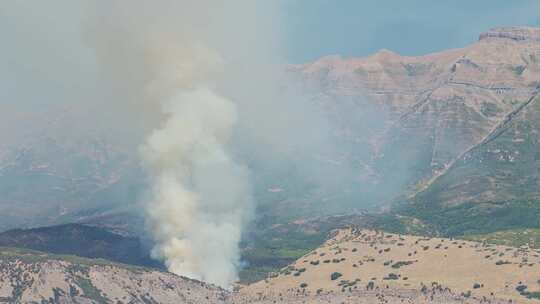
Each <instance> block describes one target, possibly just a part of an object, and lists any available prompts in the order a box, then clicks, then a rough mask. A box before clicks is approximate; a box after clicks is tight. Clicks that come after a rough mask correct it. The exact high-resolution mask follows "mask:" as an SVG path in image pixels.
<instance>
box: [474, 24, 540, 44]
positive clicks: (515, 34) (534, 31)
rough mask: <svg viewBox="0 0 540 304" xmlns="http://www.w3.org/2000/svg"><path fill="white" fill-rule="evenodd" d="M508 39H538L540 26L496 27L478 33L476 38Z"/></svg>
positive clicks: (539, 38)
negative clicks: (478, 35)
mask: <svg viewBox="0 0 540 304" xmlns="http://www.w3.org/2000/svg"><path fill="white" fill-rule="evenodd" d="M486 39H510V40H514V41H540V27H521V26H512V27H497V28H493V29H490V30H489V31H487V32H484V33H482V34H480V37H479V39H478V40H486Z"/></svg>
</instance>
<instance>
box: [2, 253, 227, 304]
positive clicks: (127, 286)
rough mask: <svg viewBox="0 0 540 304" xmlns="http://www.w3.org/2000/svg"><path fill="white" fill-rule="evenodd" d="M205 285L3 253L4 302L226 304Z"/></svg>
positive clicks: (106, 265) (68, 259) (73, 260)
mask: <svg viewBox="0 0 540 304" xmlns="http://www.w3.org/2000/svg"><path fill="white" fill-rule="evenodd" d="M227 296H228V293H227V292H226V291H224V290H222V289H219V288H217V287H214V286H210V285H207V284H205V283H202V282H198V281H194V280H190V279H187V278H183V277H179V276H176V275H173V274H170V273H163V272H159V271H156V270H151V269H146V268H139V267H127V266H125V265H119V264H114V263H111V262H108V261H105V260H88V259H83V258H77V257H72V256H54V255H48V254H45V253H41V252H34V251H25V250H19V249H9V248H0V303H42V304H46V303H49V304H53V303H64V304H72V303H73V304H75V303H80V304H82V303H87V304H90V303H96V304H104V303H113V304H120V303H125V304H127V303H170V304H178V303H192V304H196V303H197V304H198V303H201V304H203V303H208V304H218V303H225V299H226V297H227Z"/></svg>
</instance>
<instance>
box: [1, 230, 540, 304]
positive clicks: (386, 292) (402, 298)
mask: <svg viewBox="0 0 540 304" xmlns="http://www.w3.org/2000/svg"><path fill="white" fill-rule="evenodd" d="M432 245H433V246H434V247H433V248H427V247H429V246H432ZM443 245H444V246H445V247H442V246H443ZM413 250H414V251H413ZM439 251H440V252H439ZM406 252H408V254H406ZM430 252H431V253H430ZM443 252H444V255H445V257H444V258H443V257H442V253H443ZM501 253H504V255H503V256H501ZM488 255H490V256H492V257H490V256H488ZM388 259H390V260H388ZM327 260H328V262H327ZM481 260H485V261H484V262H482V261H481ZM501 261H502V262H501ZM539 262H540V259H539V258H538V254H537V253H536V252H534V251H531V250H530V249H527V248H512V247H504V246H487V245H485V244H482V243H476V242H465V241H453V240H449V239H425V238H419V237H411V236H404V235H392V234H385V233H380V232H375V231H368V230H355V229H352V230H342V231H339V232H337V233H336V234H335V235H334V237H333V238H332V239H330V240H328V242H327V243H325V244H324V245H323V246H322V247H320V248H318V249H317V250H316V251H313V252H312V253H310V254H308V255H306V256H305V257H303V258H301V259H300V260H298V261H297V262H295V263H293V264H292V265H291V266H289V267H287V268H284V269H283V270H282V271H281V272H280V273H275V274H271V275H270V277H269V278H268V279H267V280H264V281H261V282H258V283H255V284H251V285H247V286H237V287H236V288H235V291H234V292H231V291H226V290H223V289H220V288H217V287H215V286H211V285H208V284H205V283H202V282H198V281H195V280H190V279H187V278H183V277H179V276H176V275H173V274H170V273H165V272H160V271H158V270H155V269H151V268H142V267H134V266H127V265H124V264H116V263H113V262H109V261H106V260H101V259H96V260H90V259H85V258H79V257H75V256H59V255H51V254H47V253H43V252H38V251H29V250H21V249H13V248H7V247H0V303H51V304H52V303H66V304H68V303H100V304H101V303H114V304H119V303H175V304H176V303H193V304H195V303H197V304H198V303H216V304H218V303H223V304H247V303H254V304H257V303H258V304H266V303H336V304H337V303H340V304H343V303H366V304H367V303H370V304H371V303H380V304H382V303H426V304H428V303H429V304H438V303H441V304H442V303H456V304H457V303H471V304H474V303H493V304H495V303H510V301H511V303H529V302H530V303H535V301H540V300H535V299H537V298H538V292H535V291H534V290H535V289H534V288H537V287H538V286H539V284H540V283H538V281H537V280H538V278H536V277H537V276H538V273H540V272H538V271H537V268H538V267H539V266H538V265H539V264H538V263H539ZM379 264H380V265H379ZM491 264H493V265H494V266H491ZM449 266H452V267H449ZM491 271H494V272H493V273H490V272H491ZM489 274H492V275H489ZM493 274H494V275H495V276H493ZM459 276H461V277H459ZM535 276H536V277H535ZM518 280H520V281H519V282H518ZM469 283H471V286H468V285H467V284H469ZM465 290H466V291H465Z"/></svg>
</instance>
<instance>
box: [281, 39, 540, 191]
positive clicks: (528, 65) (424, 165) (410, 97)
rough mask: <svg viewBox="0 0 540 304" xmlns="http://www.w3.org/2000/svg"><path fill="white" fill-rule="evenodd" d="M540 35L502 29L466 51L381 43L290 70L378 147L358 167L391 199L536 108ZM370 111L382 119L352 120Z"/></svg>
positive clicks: (423, 184) (348, 134) (352, 132)
mask: <svg viewBox="0 0 540 304" xmlns="http://www.w3.org/2000/svg"><path fill="white" fill-rule="evenodd" d="M539 36H540V28H498V29H493V30H491V31H489V32H486V33H483V34H481V35H480V39H479V41H478V42H476V43H474V44H472V45H471V46H468V47H465V48H462V49H454V50H448V51H443V52H439V53H434V54H429V55H425V56H419V57H403V56H400V55H398V54H395V53H393V52H391V51H387V50H382V51H380V52H378V53H377V54H375V55H373V56H370V57H367V58H361V59H358V58H340V57H326V58H322V59H320V60H318V61H316V62H313V63H309V64H305V65H299V66H294V67H292V68H291V70H292V71H293V73H296V74H298V75H299V77H300V78H301V79H302V80H303V81H304V82H305V83H306V86H307V87H308V88H311V89H312V90H313V91H314V92H316V93H317V95H316V96H317V97H316V98H317V99H318V100H320V101H321V103H322V104H323V106H325V107H326V108H327V110H328V112H330V113H334V115H335V116H336V117H337V120H340V121H341V122H342V123H343V124H342V129H343V130H342V132H341V134H342V136H343V137H344V138H345V139H348V140H349V141H353V142H358V143H359V144H361V145H364V146H369V147H371V148H370V154H369V156H368V157H365V158H363V159H362V161H363V162H364V168H365V170H364V171H365V172H362V171H360V172H359V174H360V175H365V176H367V177H368V178H367V179H365V180H363V181H364V183H368V184H370V186H371V188H372V189H373V191H378V192H380V193H382V194H383V195H380V196H379V197H380V198H381V199H385V200H391V199H392V198H393V196H394V197H395V196H399V195H401V194H403V191H406V192H408V193H409V195H414V194H415V193H417V192H418V191H422V190H424V189H426V188H427V187H429V186H430V185H431V183H433V181H434V180H436V179H437V177H438V176H440V175H444V174H445V173H446V172H447V170H448V169H449V168H450V167H452V166H453V164H454V163H455V162H456V161H457V160H458V159H460V158H461V157H462V156H463V154H464V153H466V152H467V151H469V150H470V149H471V148H473V147H475V146H476V145H478V144H479V143H481V142H483V141H484V140H485V139H486V137H489V136H490V134H492V132H493V131H494V130H496V129H498V128H499V127H500V125H501V124H503V123H504V122H505V121H506V120H507V119H508V117H509V115H511V114H512V113H514V112H515V111H518V112H519V111H520V110H521V109H523V108H524V107H526V106H527V103H528V102H529V101H530V99H531V97H533V96H534V95H535V94H536V93H537V92H538V91H539V89H540V40H538V37H539ZM516 37H519V38H516ZM366 99H367V101H366ZM344 100H345V101H346V100H353V103H354V102H356V104H357V105H358V106H357V108H354V109H350V108H349V107H347V106H346V102H345V101H344ZM366 105H367V106H366ZM363 111H368V112H369V113H370V114H369V115H367V116H368V117H369V116H370V115H371V116H372V119H373V116H374V117H375V118H376V119H375V120H377V119H378V120H379V122H378V123H375V122H373V123H370V124H367V125H366V126H363V128H357V129H354V128H353V127H354V124H352V123H351V121H354V118H355V116H357V117H361V118H363V117H365V116H366V115H365V114H363V115H362V114H361V113H362V112H363ZM351 115H352V116H351ZM527 119H532V120H535V119H536V120H537V119H538V118H537V117H533V116H530V117H528V118H527Z"/></svg>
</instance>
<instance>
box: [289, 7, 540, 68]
mask: <svg viewBox="0 0 540 304" xmlns="http://www.w3.org/2000/svg"><path fill="white" fill-rule="evenodd" d="M282 1H283V3H284V6H285V10H284V14H285V15H284V23H285V24H284V26H283V27H284V28H285V29H286V30H285V31H284V32H285V39H286V44H285V45H287V46H288V48H289V55H288V59H289V61H292V62H304V61H310V60H313V59H316V58H318V57H321V56H324V55H329V54H341V55H344V56H366V55H369V54H371V53H373V52H375V51H377V50H378V49H381V48H387V49H390V50H392V51H396V52H398V53H400V54H404V55H420V54H425V53H430V52H433V51H439V50H444V49H448V48H456V47H461V46H465V45H467V44H469V43H471V42H473V41H475V40H476V39H477V37H478V35H479V34H480V33H481V32H483V31H485V30H487V29H489V28H492V27H497V26H508V25H531V26H540V1H538V0H450V1H439V0H282Z"/></svg>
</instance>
